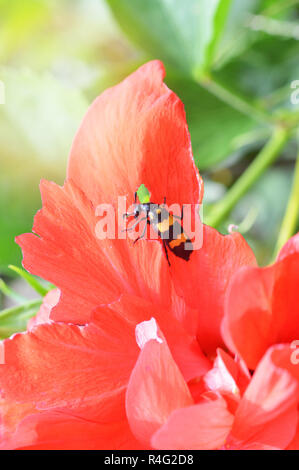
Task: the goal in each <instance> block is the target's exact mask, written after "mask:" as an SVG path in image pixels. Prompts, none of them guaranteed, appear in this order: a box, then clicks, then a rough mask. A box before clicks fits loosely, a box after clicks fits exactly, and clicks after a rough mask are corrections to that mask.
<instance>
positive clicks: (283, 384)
mask: <svg viewBox="0 0 299 470" xmlns="http://www.w3.org/2000/svg"><path fill="white" fill-rule="evenodd" d="M290 368H291V362H290V348H289V346H288V345H281V346H275V347H272V348H270V349H269V350H268V351H267V353H266V354H265V356H264V357H263V359H262V360H261V362H260V363H259V365H258V367H257V369H256V371H255V373H254V375H253V378H252V380H251V382H250V384H249V386H248V388H247V390H246V392H245V394H244V396H243V398H242V400H241V402H240V405H239V407H238V409H237V411H236V415H235V422H234V425H233V429H232V433H231V437H232V439H231V441H230V443H232V444H233V445H235V446H236V448H239V447H240V446H241V447H243V446H247V447H248V446H250V444H253V443H257V442H258V443H261V444H264V445H267V446H270V447H276V448H279V449H284V448H285V447H286V446H287V445H288V444H289V443H290V441H291V440H292V439H293V437H294V434H295V432H296V426H297V414H298V412H297V406H298V384H299V382H298V374H299V373H298V372H296V374H297V378H296V377H294V375H293V373H290ZM293 370H294V369H293Z"/></svg>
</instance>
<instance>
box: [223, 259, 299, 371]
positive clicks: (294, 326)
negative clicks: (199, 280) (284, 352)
mask: <svg viewBox="0 0 299 470" xmlns="http://www.w3.org/2000/svg"><path fill="white" fill-rule="evenodd" d="M298 279H299V253H297V252H296V253H295V252H294V253H292V254H290V255H289V256H286V257H283V258H282V259H281V261H278V262H276V263H275V264H274V265H272V266H269V267H267V268H254V267H245V268H243V269H242V270H240V271H239V272H238V273H237V274H236V276H235V277H234V279H233V281H232V283H231V284H230V287H229V289H228V293H227V298H226V305H225V311H226V313H225V317H224V320H223V324H222V332H223V337H224V339H225V342H226V344H227V345H228V346H229V347H230V349H231V350H232V351H234V352H236V353H238V354H239V355H240V356H241V357H242V358H243V359H244V360H245V362H246V364H247V366H248V367H249V368H250V369H254V368H255V367H256V365H257V363H258V361H259V360H260V359H261V357H262V356H263V354H264V353H265V351H266V350H267V348H268V347H270V346H271V345H273V344H275V343H284V342H292V341H293V340H297V339H298V338H299V290H298Z"/></svg>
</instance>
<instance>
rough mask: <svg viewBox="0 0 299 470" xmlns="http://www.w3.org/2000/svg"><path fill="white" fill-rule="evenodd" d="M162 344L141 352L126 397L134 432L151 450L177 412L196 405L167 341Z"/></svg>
mask: <svg viewBox="0 0 299 470" xmlns="http://www.w3.org/2000/svg"><path fill="white" fill-rule="evenodd" d="M161 341H162V342H158V341H157V340H150V341H148V342H147V343H146V344H145V346H144V347H143V349H142V350H141V352H140V354H139V358H138V360H137V363H136V365H135V367H134V370H133V372H132V375H131V378H130V381H129V385H128V389H127V396H126V410H127V417H128V420H129V423H130V427H131V429H132V432H133V434H134V435H135V436H136V437H137V438H138V439H139V440H140V442H142V443H144V444H146V445H147V446H148V445H149V444H150V439H151V436H152V435H153V434H154V432H155V431H157V429H159V427H160V426H161V425H163V424H164V423H165V421H166V420H167V418H168V416H169V415H170V413H171V412H172V411H173V410H175V409H177V408H181V407H184V406H188V405H190V404H192V403H193V400H192V398H191V395H190V392H189V389H188V386H187V384H186V382H185V381H184V379H183V376H182V374H181V373H180V371H179V369H178V367H177V365H176V363H175V362H174V360H173V358H172V355H171V353H170V351H169V348H168V346H167V344H166V341H165V339H164V338H163V339H162V340H161Z"/></svg>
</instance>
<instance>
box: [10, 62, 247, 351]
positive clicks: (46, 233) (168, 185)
mask: <svg viewBox="0 0 299 470" xmlns="http://www.w3.org/2000/svg"><path fill="white" fill-rule="evenodd" d="M163 78H164V68H163V65H162V64H161V63H160V62H158V61H154V62H149V63H148V64H146V65H144V66H143V67H141V68H140V69H139V70H137V71H136V72H135V73H133V74H132V75H131V76H129V77H128V78H127V79H126V80H124V81H123V82H122V83H121V84H119V85H118V86H116V87H114V88H111V89H109V90H107V91H105V92H104V93H103V94H102V95H101V96H100V97H99V98H98V99H97V100H96V101H95V102H94V103H93V105H92V106H91V107H90V109H89V111H88V112H87V115H86V117H85V118H84V120H83V123H82V125H81V128H80V130H79V131H78V133H77V136H76V138H75V141H74V144H73V147H72V150H71V154H70V158H69V164H68V174H67V181H66V183H65V185H64V186H63V187H60V186H57V185H56V184H54V183H48V182H45V181H44V182H42V184H41V193H42V200H43V208H42V210H41V211H40V212H39V213H38V214H37V215H36V217H35V221H34V226H33V231H34V232H35V233H36V235H38V236H36V235H33V234H25V235H22V236H20V237H18V238H17V242H18V243H19V244H20V246H21V247H22V250H23V255H24V260H23V264H24V267H25V268H26V269H27V270H28V271H30V272H31V273H33V274H36V275H38V276H41V277H43V278H45V279H47V280H49V281H50V282H52V283H53V284H55V285H56V286H57V287H58V288H59V289H60V291H61V297H60V301H59V303H58V305H57V306H56V307H55V308H54V309H53V311H52V313H51V319H52V320H56V321H66V322H72V323H75V324H82V325H83V324H85V323H87V322H88V321H89V320H90V318H91V315H92V312H93V310H94V308H96V307H97V306H98V305H100V304H104V303H109V302H111V301H114V300H117V299H118V298H119V296H120V295H122V294H124V293H126V294H129V295H137V296H141V297H143V298H146V299H148V300H149V301H153V302H158V303H159V304H162V305H164V306H165V307H167V308H171V309H174V310H176V311H178V309H179V308H180V309H181V308H182V306H180V307H179V308H178V304H180V305H181V304H182V303H183V304H184V305H186V306H187V307H189V308H191V309H196V310H197V311H198V316H197V321H198V330H197V332H198V338H199V340H200V343H201V345H202V347H203V349H204V350H205V351H207V352H208V353H212V354H214V353H215V350H216V347H217V346H219V345H223V340H222V337H221V333H220V323H221V320H222V317H223V312H224V310H223V305H224V293H225V290H226V287H227V285H228V282H229V280H230V278H231V277H232V275H233V274H234V273H235V272H236V270H237V269H238V268H239V267H240V266H243V265H248V264H250V265H256V261H255V257H254V254H253V253H252V251H251V249H250V248H249V246H248V245H247V243H246V242H245V240H244V239H243V237H242V236H241V235H240V234H239V233H233V234H231V235H227V236H223V235H221V234H220V233H218V232H217V231H216V230H214V229H212V228H210V227H207V226H204V227H203V246H202V248H201V249H200V250H196V251H194V252H193V253H192V255H191V257H190V260H189V261H188V262H186V261H185V260H182V259H180V258H178V257H176V256H172V255H171V253H170V256H171V260H170V261H171V268H170V269H169V265H168V263H167V260H166V257H165V254H164V252H163V248H162V245H161V243H159V242H157V241H153V242H148V241H146V240H141V241H139V242H138V243H136V244H135V245H133V242H132V241H131V240H127V239H119V238H118V237H117V236H116V239H115V240H110V239H106V240H99V239H97V237H96V236H95V227H96V224H97V221H98V218H97V216H96V207H97V206H98V205H99V204H103V203H104V204H108V203H110V204H112V205H113V207H114V208H115V210H116V212H117V202H118V197H119V196H126V198H127V201H128V204H129V205H130V204H132V203H133V201H134V193H135V191H136V190H137V189H138V187H139V186H140V185H141V184H142V183H143V184H144V185H145V186H146V187H147V188H148V189H149V191H150V193H151V200H152V201H153V202H155V203H158V204H160V203H162V202H163V200H164V197H166V198H167V204H168V205H171V204H174V203H175V204H179V205H180V206H182V205H183V204H190V205H192V206H193V207H196V206H197V205H198V204H199V203H201V200H202V195H203V184H202V180H201V178H200V176H199V174H198V171H197V169H196V167H195V165H194V161H193V156H192V150H191V142H190V136H189V132H188V128H187V124H186V119H185V112H184V107H183V104H182V102H181V101H180V100H179V98H178V97H177V96H176V95H175V94H174V93H173V92H172V91H171V90H169V89H168V88H167V86H166V85H165V84H164V83H163ZM121 215H123V214H121ZM117 229H118V227H117V228H116V231H117ZM181 299H182V300H181ZM74 306H75V308H74ZM184 308H185V307H184ZM178 314H179V315H180V316H181V317H183V316H184V314H182V312H178Z"/></svg>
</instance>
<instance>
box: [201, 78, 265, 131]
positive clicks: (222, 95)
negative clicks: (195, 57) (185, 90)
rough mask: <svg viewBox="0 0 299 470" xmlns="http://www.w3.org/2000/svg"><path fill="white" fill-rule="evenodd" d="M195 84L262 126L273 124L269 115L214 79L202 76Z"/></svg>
mask: <svg viewBox="0 0 299 470" xmlns="http://www.w3.org/2000/svg"><path fill="white" fill-rule="evenodd" d="M197 83H199V84H200V85H201V86H202V87H204V88H205V89H206V90H208V91H209V92H210V93H212V94H213V95H215V96H217V98H219V99H220V100H221V101H223V102H224V103H227V104H228V105H229V106H230V107H232V108H234V109H236V110H237V111H240V112H241V113H243V114H246V115H247V116H249V117H251V118H252V119H254V120H256V121H258V122H261V123H263V124H265V123H266V124H268V125H269V124H270V125H271V124H273V122H272V118H271V116H270V115H269V114H267V113H266V112H264V111H263V110H262V109H259V108H258V107H256V106H254V105H253V104H252V103H251V102H250V101H249V100H246V98H244V97H241V96H240V95H239V94H237V93H236V92H235V91H233V90H230V89H229V88H227V87H226V86H225V85H223V84H222V83H220V82H219V81H218V80H216V79H215V77H211V76H203V77H200V78H199V79H197Z"/></svg>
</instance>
